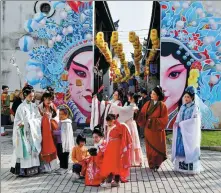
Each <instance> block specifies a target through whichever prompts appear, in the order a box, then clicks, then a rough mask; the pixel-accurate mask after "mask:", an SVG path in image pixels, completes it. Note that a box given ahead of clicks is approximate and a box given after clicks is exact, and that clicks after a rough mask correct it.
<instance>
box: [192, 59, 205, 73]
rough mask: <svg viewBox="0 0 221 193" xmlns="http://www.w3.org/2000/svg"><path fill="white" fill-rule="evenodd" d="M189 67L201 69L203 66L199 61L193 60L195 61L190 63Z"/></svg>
mask: <svg viewBox="0 0 221 193" xmlns="http://www.w3.org/2000/svg"><path fill="white" fill-rule="evenodd" d="M190 69H198V70H199V71H201V70H202V69H203V67H202V65H201V62H199V61H195V62H193V63H192V65H191V68H190Z"/></svg>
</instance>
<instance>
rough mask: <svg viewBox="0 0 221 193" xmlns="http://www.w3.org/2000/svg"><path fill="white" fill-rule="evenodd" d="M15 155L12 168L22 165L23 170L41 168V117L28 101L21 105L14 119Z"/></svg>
mask: <svg viewBox="0 0 221 193" xmlns="http://www.w3.org/2000/svg"><path fill="white" fill-rule="evenodd" d="M19 124H23V125H24V143H23V142H22V135H21V128H20V127H19V126H18V125H19ZM12 141H13V154H12V162H11V164H12V165H11V166H12V167H13V168H14V167H15V164H16V163H20V165H21V168H31V167H35V166H40V160H39V154H40V152H41V141H42V135H41V115H40V113H39V111H38V108H37V106H36V105H35V104H34V103H30V104H28V103H27V102H26V100H25V101H24V102H23V103H22V104H21V105H19V107H18V109H17V111H16V114H15V119H14V127H13V137H12ZM23 144H24V145H25V146H26V149H27V151H28V155H29V157H28V158H24V149H23Z"/></svg>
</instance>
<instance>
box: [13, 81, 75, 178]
mask: <svg viewBox="0 0 221 193" xmlns="http://www.w3.org/2000/svg"><path fill="white" fill-rule="evenodd" d="M22 94H23V96H24V101H23V102H22V103H21V104H20V105H19V106H18V108H17V110H16V113H15V119H14V127H13V138H12V140H13V155H12V167H11V170H10V171H11V172H12V173H13V174H16V175H19V176H31V175H34V174H38V173H44V172H52V171H54V170H55V169H57V157H58V158H59V160H60V169H59V170H57V171H56V172H57V173H63V172H64V171H66V170H67V169H68V163H69V153H71V151H72V148H73V146H74V138H73V129H72V121H71V119H70V114H71V113H70V111H69V109H68V107H66V106H65V105H63V106H61V107H60V108H59V111H58V110H57V108H56V106H55V105H54V104H53V99H54V93H53V90H52V89H51V88H48V89H47V91H45V93H44V94H43V95H42V100H41V102H40V105H39V106H37V105H36V104H35V103H33V100H34V89H33V87H32V86H30V85H26V86H25V87H24V88H23V89H22Z"/></svg>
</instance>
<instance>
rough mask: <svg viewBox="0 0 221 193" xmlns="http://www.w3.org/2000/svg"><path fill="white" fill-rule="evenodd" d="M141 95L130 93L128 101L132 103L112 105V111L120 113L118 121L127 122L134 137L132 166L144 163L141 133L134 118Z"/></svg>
mask: <svg viewBox="0 0 221 193" xmlns="http://www.w3.org/2000/svg"><path fill="white" fill-rule="evenodd" d="M138 99H139V96H138V95H137V94H130V95H129V96H128V101H129V102H130V104H129V105H128V106H123V107H120V106H117V105H112V111H113V113H114V114H118V115H119V117H118V121H119V122H121V123H122V122H123V123H126V124H127V126H128V127H129V129H130V133H131V137H132V148H131V165H132V166H142V164H143V153H142V149H141V145H140V139H139V134H138V130H137V124H136V122H135V120H134V112H135V111H136V110H138V107H137V105H136V104H137V103H138Z"/></svg>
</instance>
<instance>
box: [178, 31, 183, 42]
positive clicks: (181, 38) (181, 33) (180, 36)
mask: <svg viewBox="0 0 221 193" xmlns="http://www.w3.org/2000/svg"><path fill="white" fill-rule="evenodd" d="M178 38H179V39H180V40H183V39H184V38H185V33H183V32H180V33H179V35H178Z"/></svg>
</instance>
